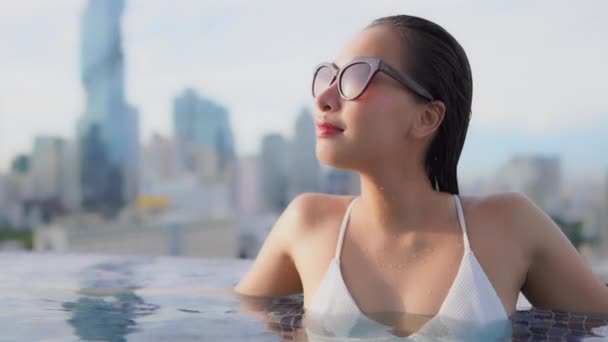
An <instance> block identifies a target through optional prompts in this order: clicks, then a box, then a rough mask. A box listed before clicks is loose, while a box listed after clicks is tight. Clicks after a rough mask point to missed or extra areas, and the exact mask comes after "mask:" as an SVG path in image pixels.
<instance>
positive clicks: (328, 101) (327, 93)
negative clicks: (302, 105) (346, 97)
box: [315, 80, 342, 113]
mask: <svg viewBox="0 0 608 342" xmlns="http://www.w3.org/2000/svg"><path fill="white" fill-rule="evenodd" d="M341 101H342V98H341V97H340V94H339V92H338V81H337V80H334V81H333V82H332V83H331V84H330V86H329V87H327V89H325V90H323V91H322V92H321V93H320V94H318V95H317V97H316V98H315V107H317V111H318V112H319V113H329V112H335V111H338V110H340V107H341V105H342V103H341Z"/></svg>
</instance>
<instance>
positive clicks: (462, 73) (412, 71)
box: [370, 15, 473, 194]
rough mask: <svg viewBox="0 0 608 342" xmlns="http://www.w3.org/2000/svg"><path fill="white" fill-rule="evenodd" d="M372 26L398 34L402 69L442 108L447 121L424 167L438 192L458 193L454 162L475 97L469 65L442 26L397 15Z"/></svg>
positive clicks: (433, 143) (427, 153)
mask: <svg viewBox="0 0 608 342" xmlns="http://www.w3.org/2000/svg"><path fill="white" fill-rule="evenodd" d="M376 25H388V26H389V27H391V28H393V29H394V30H395V31H397V32H398V33H399V35H400V36H401V43H402V44H401V45H402V48H403V50H404V59H403V65H402V67H403V68H404V69H405V71H406V72H407V73H408V74H409V75H411V76H412V77H413V79H414V80H416V81H417V82H418V83H420V85H422V86H423V87H424V88H425V89H427V90H428V91H429V92H430V93H431V95H432V96H433V97H434V98H435V99H436V100H439V101H442V102H443V103H444V104H445V107H446V113H445V117H444V118H443V122H442V123H441V125H440V126H439V128H438V129H437V133H436V135H435V137H434V138H433V140H432V141H431V144H430V145H429V148H428V150H427V152H426V158H425V169H426V174H427V177H428V178H429V180H430V181H431V184H432V185H433V187H434V188H435V189H436V190H437V191H444V192H449V193H452V194H458V193H459V190H458V179H457V167H458V160H459V159H460V153H461V152H462V148H463V146H464V141H465V137H466V134H467V129H468V127H469V121H470V120H471V101H472V97H473V80H472V76H471V67H470V65H469V61H468V59H467V56H466V54H465V52H464V49H463V48H462V46H460V44H459V43H458V42H457V41H456V39H454V37H452V35H450V34H449V33H448V32H447V31H446V30H445V29H444V28H442V27H441V26H439V25H437V24H435V23H433V22H431V21H428V20H426V19H422V18H418V17H414V16H409V15H396V16H390V17H384V18H380V19H377V20H375V21H374V22H372V24H371V25H370V27H371V26H376ZM406 56H407V57H406Z"/></svg>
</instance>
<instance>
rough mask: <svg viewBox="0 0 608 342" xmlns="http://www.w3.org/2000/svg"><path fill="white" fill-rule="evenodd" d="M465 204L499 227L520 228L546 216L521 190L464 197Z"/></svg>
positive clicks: (475, 213)
mask: <svg viewBox="0 0 608 342" xmlns="http://www.w3.org/2000/svg"><path fill="white" fill-rule="evenodd" d="M463 206H464V207H465V210H466V208H467V207H468V208H469V210H470V211H472V212H474V215H475V216H477V217H479V218H480V219H482V220H489V221H491V222H493V223H494V225H497V226H498V227H504V228H505V229H510V230H518V229H519V228H521V227H524V228H527V227H528V226H530V222H532V221H534V220H537V219H539V218H540V217H543V216H546V214H545V213H544V212H543V211H542V210H541V209H540V208H538V207H537V206H536V205H535V204H534V203H533V202H532V201H531V200H530V199H529V198H528V197H527V196H526V195H524V194H522V193H519V192H502V193H496V194H492V195H488V196H483V197H481V196H480V197H473V196H471V197H469V196H467V197H464V198H463Z"/></svg>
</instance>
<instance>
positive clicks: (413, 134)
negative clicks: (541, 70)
mask: <svg viewBox="0 0 608 342" xmlns="http://www.w3.org/2000/svg"><path fill="white" fill-rule="evenodd" d="M313 96H314V99H315V119H316V122H317V128H318V130H317V147H316V153H317V157H318V159H319V160H320V161H321V162H322V163H324V164H326V165H330V166H332V167H336V168H341V169H350V170H353V171H355V172H357V173H358V174H359V175H360V180H361V194H360V195H359V196H357V197H354V198H353V197H351V196H333V195H325V194H312V193H308V194H303V195H300V196H299V197H297V198H296V199H294V200H293V201H292V202H291V203H290V204H289V206H288V207H287V209H286V210H285V211H284V212H283V214H282V215H281V216H280V217H279V219H278V220H277V222H276V224H275V225H274V227H273V229H272V231H271V233H270V234H269V236H268V237H267V239H266V241H265V243H264V245H263V247H262V248H261V250H260V252H259V255H258V257H257V259H256V261H255V263H254V264H253V266H252V268H251V270H250V271H249V273H248V274H247V275H246V276H245V277H244V278H243V279H242V280H241V281H240V283H239V284H238V285H237V286H236V291H237V292H238V293H240V294H244V295H249V296H276V295H286V294H292V293H299V292H303V293H304V306H305V308H306V309H307V311H308V312H311V313H315V314H317V315H319V316H320V317H326V316H328V315H330V314H333V315H340V314H346V315H354V316H359V317H364V318H370V319H371V318H372V317H373V320H374V321H377V322H381V323H384V324H387V325H399V324H400V323H399V322H388V321H387V320H383V318H382V317H385V316H382V315H378V314H377V313H382V312H407V313H414V314H418V315H423V316H428V317H434V316H442V317H448V318H450V319H454V320H463V321H469V322H479V323H485V322H493V321H499V320H505V319H507V318H508V317H509V316H510V315H511V314H512V313H514V311H515V310H516V302H517V298H518V294H519V292H520V291H521V292H523V293H524V294H525V296H526V297H527V298H528V300H529V301H530V303H531V304H532V305H534V306H538V307H543V308H550V309H555V310H566V311H571V312H608V290H607V289H606V287H605V286H604V285H603V284H602V282H601V281H600V279H599V278H598V277H596V276H595V275H594V274H593V273H592V271H591V270H590V268H589V267H588V266H587V265H586V263H585V262H584V260H583V259H582V257H581V256H580V255H579V254H578V253H577V251H576V249H575V248H574V247H573V246H572V245H571V244H570V242H569V241H568V239H567V238H566V237H565V236H564V234H562V232H561V231H560V229H559V228H558V227H557V226H556V224H555V223H554V222H553V221H552V220H551V219H550V218H549V217H548V216H547V215H546V214H544V213H543V212H542V211H541V210H540V209H539V208H538V207H536V206H535V205H534V204H532V203H531V202H530V201H529V200H528V199H527V198H526V197H524V196H523V195H520V194H517V193H502V194H496V195H491V196H488V197H469V196H466V197H465V196H459V188H458V182H457V175H456V171H457V164H458V159H459V157H460V153H461V151H462V148H463V145H464V141H465V136H466V132H467V128H468V125H469V120H470V116H471V99H472V77H471V70H470V67H469V62H468V60H467V57H466V55H465V52H464V50H463V48H462V47H461V46H460V45H459V43H458V42H457V41H456V40H455V39H454V38H453V37H452V36H451V35H450V34H449V33H448V32H446V31H445V30H444V29H443V28H441V27H440V26H438V25H436V24H434V23H432V22H430V21H427V20H425V19H421V18H417V17H412V16H405V15H400V16H392V17H386V18H381V19H379V20H376V21H374V22H373V23H372V24H371V25H370V26H369V27H368V28H366V29H365V30H363V31H362V32H360V33H359V34H358V35H357V36H356V37H355V38H354V39H353V40H352V41H351V42H350V43H349V44H347V45H346V46H345V47H344V48H343V50H342V52H341V53H340V54H339V56H338V57H337V58H336V59H335V62H334V63H324V64H321V65H319V67H318V68H317V69H316V71H315V75H314V81H313ZM465 218H466V219H465ZM350 328H352V326H351V325H348V324H347V326H346V328H345V330H348V329H350ZM410 330H412V331H415V330H416V329H415V328H414V329H410Z"/></svg>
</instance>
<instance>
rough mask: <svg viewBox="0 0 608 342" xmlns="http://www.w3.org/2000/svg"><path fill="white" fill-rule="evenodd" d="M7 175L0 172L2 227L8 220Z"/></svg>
mask: <svg viewBox="0 0 608 342" xmlns="http://www.w3.org/2000/svg"><path fill="white" fill-rule="evenodd" d="M6 193H7V191H6V176H5V175H4V174H3V173H2V172H0V229H2V227H3V226H4V225H5V224H6V223H7V222H8V207H7V204H8V203H7V202H8V201H7V196H6Z"/></svg>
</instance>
